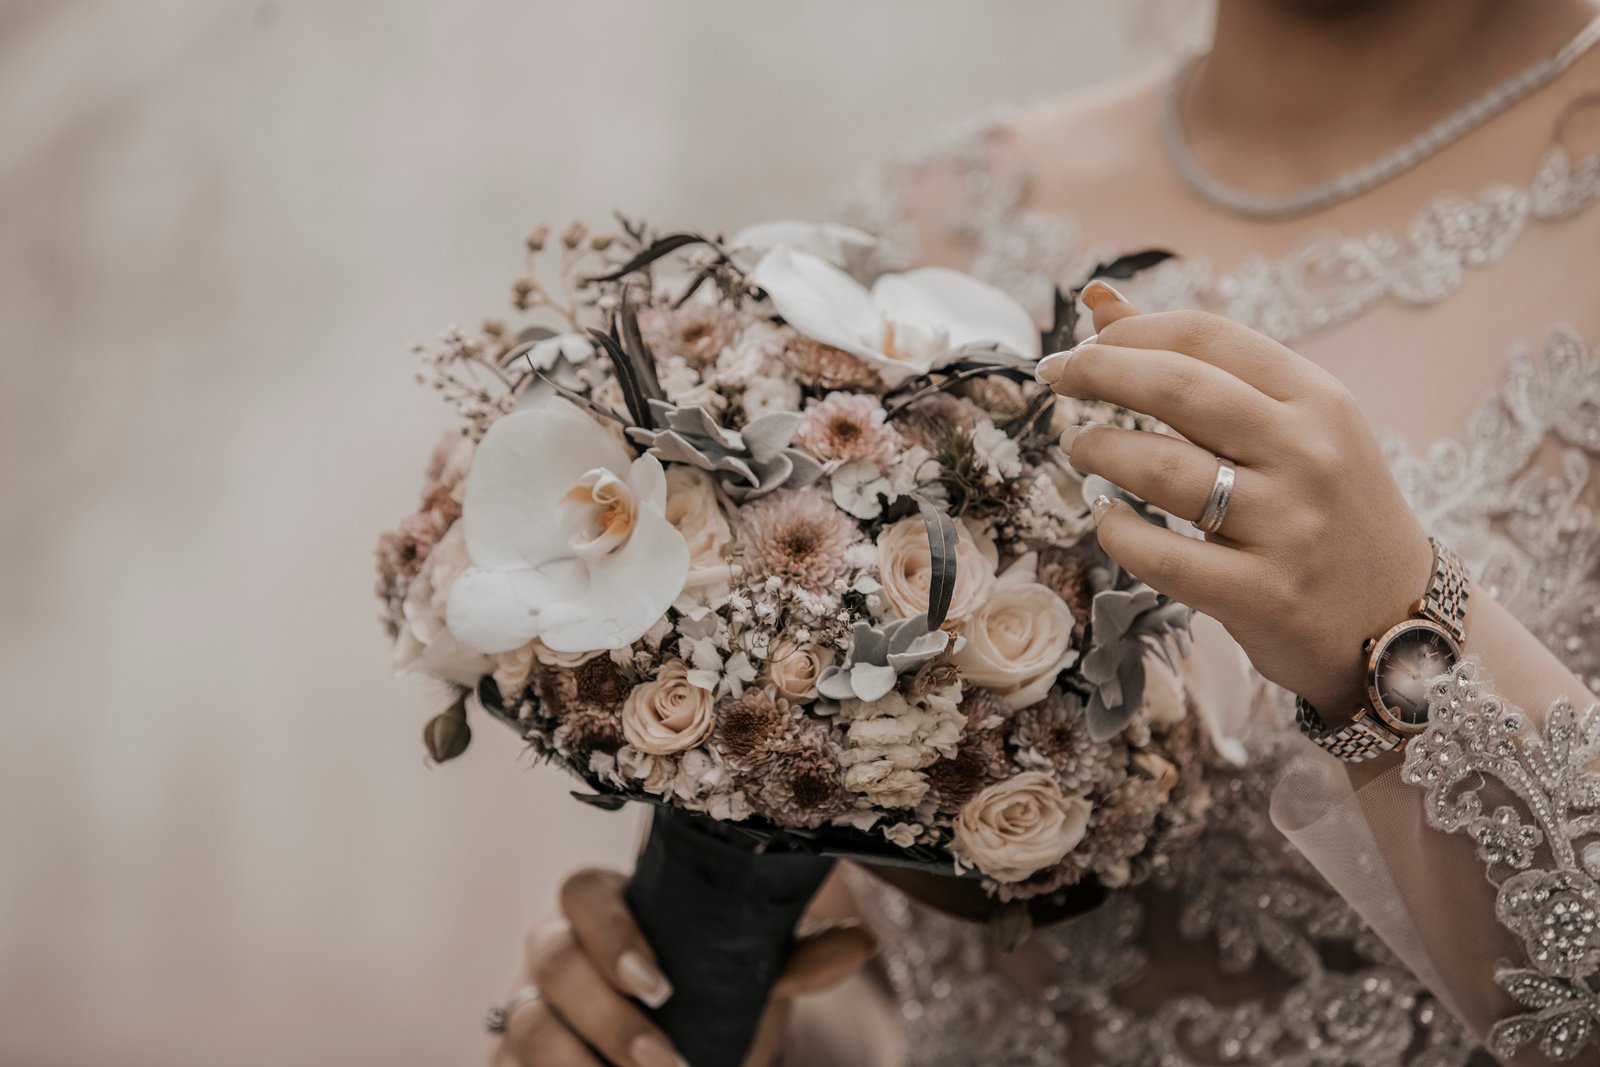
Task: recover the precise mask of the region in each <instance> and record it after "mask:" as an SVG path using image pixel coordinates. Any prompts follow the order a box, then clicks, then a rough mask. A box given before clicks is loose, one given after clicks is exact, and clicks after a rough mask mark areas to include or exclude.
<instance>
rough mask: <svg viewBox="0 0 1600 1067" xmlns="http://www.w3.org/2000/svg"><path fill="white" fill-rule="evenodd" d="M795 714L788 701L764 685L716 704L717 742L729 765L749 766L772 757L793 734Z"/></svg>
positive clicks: (741, 768) (737, 766) (746, 768)
mask: <svg viewBox="0 0 1600 1067" xmlns="http://www.w3.org/2000/svg"><path fill="white" fill-rule="evenodd" d="M796 725H797V723H796V717H795V713H794V711H793V709H792V708H790V706H789V702H788V701H787V700H784V699H783V698H782V697H777V696H774V695H773V694H772V693H769V692H768V691H767V690H765V689H746V690H745V691H744V695H743V696H740V697H737V698H735V699H732V700H725V701H723V702H722V703H721V704H720V705H719V706H718V707H717V731H716V737H717V741H718V743H719V744H720V745H721V746H722V754H723V755H724V756H726V757H727V759H728V763H729V765H730V766H732V767H734V768H736V769H738V770H746V771H748V770H750V769H752V768H754V767H757V766H759V765H760V764H762V763H764V762H765V761H766V760H767V759H769V758H771V757H772V755H773V754H774V753H776V752H777V751H778V750H779V749H780V748H781V747H782V746H783V745H784V743H785V742H787V741H789V740H790V739H792V738H793V736H794V733H795V729H796Z"/></svg>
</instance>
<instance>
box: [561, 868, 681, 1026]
mask: <svg viewBox="0 0 1600 1067" xmlns="http://www.w3.org/2000/svg"><path fill="white" fill-rule="evenodd" d="M626 886H627V879H626V878H625V877H623V876H622V875H621V874H620V873H618V872H617V871H606V870H601V869H599V868H589V869H587V870H582V871H578V872H577V873H576V874H574V875H572V877H570V878H568V879H567V880H566V881H565V882H564V883H563V884H562V886H561V912H562V914H563V915H565V916H566V919H567V922H569V923H571V924H572V933H573V936H575V937H576V938H577V939H578V944H579V945H581V946H582V947H583V951H584V955H586V956H588V957H589V958H590V959H591V960H592V961H593V962H594V965H595V968H596V969H597V970H599V972H600V973H601V974H602V975H604V976H605V979H606V981H607V982H609V983H610V984H611V987H612V988H613V989H618V990H621V991H622V992H624V993H626V994H628V995H629V996H632V997H637V998H639V1000H641V1001H643V1002H644V1003H645V1004H646V1005H648V1006H649V1007H652V1008H659V1007H661V1005H663V1004H665V1003H666V1002H667V998H668V997H670V996H672V983H671V982H669V981H667V976H666V975H664V974H662V973H661V968H660V966H659V965H658V964H657V963H656V954H655V953H654V952H653V951H652V950H651V948H650V942H648V941H646V940H645V936H644V934H643V933H641V932H640V930H639V924H638V923H636V922H635V921H634V919H633V913H632V912H631V911H629V910H628V904H627V901H626V900H625V899H624V898H623V895H622V892H623V889H624V888H625V887H626Z"/></svg>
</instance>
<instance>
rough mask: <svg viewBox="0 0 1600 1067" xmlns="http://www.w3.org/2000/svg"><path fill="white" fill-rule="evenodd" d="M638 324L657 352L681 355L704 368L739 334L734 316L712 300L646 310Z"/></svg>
mask: <svg viewBox="0 0 1600 1067" xmlns="http://www.w3.org/2000/svg"><path fill="white" fill-rule="evenodd" d="M639 328H640V331H641V332H642V333H643V334H644V339H645V341H646V342H647V343H648V344H649V345H650V347H651V348H652V349H654V350H655V351H656V354H657V355H660V354H663V353H672V354H675V355H679V356H682V357H683V359H684V361H685V362H686V363H688V364H689V365H690V366H691V367H696V368H699V369H701V370H703V369H705V368H706V367H709V366H711V364H713V363H715V362H716V361H717V357H718V356H719V355H721V354H722V350H723V349H724V348H726V347H727V346H728V345H730V344H732V343H733V341H734V339H735V337H736V336H737V329H736V327H735V324H734V321H733V318H732V317H731V316H730V315H729V314H728V313H727V311H725V310H723V309H722V308H720V307H717V306H715V305H710V304H693V305H690V306H688V307H682V308H678V309H676V310H665V311H663V310H650V311H646V312H644V313H643V314H641V315H640V316H639Z"/></svg>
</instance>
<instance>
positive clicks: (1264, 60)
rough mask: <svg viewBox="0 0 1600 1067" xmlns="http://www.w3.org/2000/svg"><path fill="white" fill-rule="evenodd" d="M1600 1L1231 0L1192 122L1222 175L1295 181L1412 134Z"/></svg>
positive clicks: (1259, 183) (1549, 46)
mask: <svg viewBox="0 0 1600 1067" xmlns="http://www.w3.org/2000/svg"><path fill="white" fill-rule="evenodd" d="M1595 14H1596V9H1595V7H1594V6H1593V5H1592V4H1591V3H1590V2H1589V0H1517V2H1515V3H1509V2H1507V0H1221V3H1220V4H1219V6H1218V10H1217V25H1216V33H1215V37H1214V40H1213V43H1212V48H1211V51H1210V53H1209V54H1208V55H1207V56H1205V57H1204V58H1203V59H1202V60H1201V61H1200V62H1199V63H1198V64H1197V66H1196V68H1195V70H1194V72H1193V74H1192V76H1191V79H1190V82H1189V86H1188V91H1187V95H1186V101H1185V108H1184V113H1185V114H1184V117H1185V122H1186V125H1187V127H1188V129H1189V134H1190V138H1191V140H1192V141H1193V142H1194V145H1195V151H1196V153H1197V154H1198V155H1199V157H1200V159H1201V161H1202V163H1204V164H1206V165H1207V166H1208V167H1209V168H1214V172H1215V173H1217V174H1218V175H1219V176H1221V177H1224V178H1232V179H1235V180H1237V181H1239V182H1240V183H1241V184H1243V185H1245V186H1246V187H1249V188H1256V189H1261V190H1263V191H1266V190H1273V191H1277V190H1282V189H1291V188H1297V187H1299V186H1303V185H1307V184H1310V183H1313V182H1316V181H1320V180H1323V179H1326V178H1328V177H1330V176H1331V175H1332V174H1336V173H1338V172H1339V171H1341V170H1344V169H1346V168H1348V167H1352V166H1356V165H1359V164H1361V163H1363V162H1366V161H1367V160H1368V159H1371V158H1373V157H1375V156H1377V155H1381V154H1382V153H1383V152H1385V151H1387V150H1388V149H1390V148H1393V147H1394V146H1395V145H1397V144H1401V143H1403V142H1405V141H1406V140H1407V139H1409V138H1411V137H1413V136H1415V135H1416V134H1417V133H1419V132H1421V131H1422V130H1424V129H1426V128H1427V127H1428V126H1429V125H1431V124H1432V123H1434V122H1436V121H1438V120H1439V119H1440V118H1442V117H1444V116H1445V115H1448V114H1449V113H1450V112H1451V111H1453V110H1455V109H1457V108H1459V107H1462V106H1463V105H1465V104H1467V103H1469V102H1471V101H1472V100H1474V99H1476V98H1477V97H1478V96H1480V95H1482V94H1483V93H1484V92H1486V91H1487V90H1488V89H1490V88H1491V87H1492V86H1494V85H1495V84H1496V83H1498V82H1500V81H1502V80H1504V79H1505V78H1508V77H1510V76H1512V75H1513V74H1515V73H1516V72H1517V71H1519V70H1521V69H1522V68H1523V67H1525V66H1527V65H1528V64H1529V63H1532V62H1533V61H1535V60H1536V59H1538V58H1539V57H1540V56H1543V55H1548V54H1550V53H1552V52H1554V51H1555V50H1556V49H1558V48H1560V47H1561V45H1562V44H1563V43H1564V42H1565V41H1566V40H1568V39H1569V38H1570V37H1571V36H1572V35H1573V34H1575V33H1576V32H1577V31H1578V30H1579V29H1581V28H1582V26H1583V25H1584V24H1585V23H1586V22H1587V21H1588V20H1590V19H1592V18H1593V17H1594V16H1595Z"/></svg>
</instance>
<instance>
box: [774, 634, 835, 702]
mask: <svg viewBox="0 0 1600 1067" xmlns="http://www.w3.org/2000/svg"><path fill="white" fill-rule="evenodd" d="M833 660H834V656H833V650H832V649H828V648H823V647H822V646H821V645H800V646H799V647H794V646H788V647H784V648H780V649H778V651H777V652H775V653H773V656H772V661H771V662H770V663H769V664H768V665H767V677H769V678H771V679H772V685H773V688H775V689H776V690H777V691H778V693H779V695H781V696H785V697H788V698H789V699H790V700H810V699H812V698H813V697H815V696H816V695H817V679H819V678H821V677H822V672H823V671H824V670H826V669H828V668H829V667H831V666H833Z"/></svg>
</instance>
